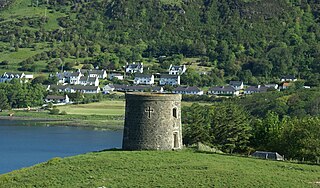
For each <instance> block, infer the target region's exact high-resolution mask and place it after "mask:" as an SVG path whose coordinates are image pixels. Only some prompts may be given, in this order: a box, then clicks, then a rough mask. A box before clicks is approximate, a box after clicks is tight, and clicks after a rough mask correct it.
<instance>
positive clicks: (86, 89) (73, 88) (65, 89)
mask: <svg viewBox="0 0 320 188" xmlns="http://www.w3.org/2000/svg"><path fill="white" fill-rule="evenodd" d="M47 90H48V91H50V92H52V91H58V92H60V93H76V92H80V93H92V94H95V93H100V88H99V86H83V85H49V86H48V88H47Z"/></svg>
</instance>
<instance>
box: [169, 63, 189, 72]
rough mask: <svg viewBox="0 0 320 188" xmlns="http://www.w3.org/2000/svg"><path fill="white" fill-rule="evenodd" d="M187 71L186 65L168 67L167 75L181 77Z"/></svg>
mask: <svg viewBox="0 0 320 188" xmlns="http://www.w3.org/2000/svg"><path fill="white" fill-rule="evenodd" d="M186 70H187V67H186V65H181V66H180V65H172V64H171V65H170V67H169V74H173V75H182V74H183V73H185V72H186Z"/></svg>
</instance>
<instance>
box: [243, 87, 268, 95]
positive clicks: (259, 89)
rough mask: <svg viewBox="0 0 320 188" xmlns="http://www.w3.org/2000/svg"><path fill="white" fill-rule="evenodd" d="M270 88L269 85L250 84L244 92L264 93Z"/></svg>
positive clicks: (247, 93)
mask: <svg viewBox="0 0 320 188" xmlns="http://www.w3.org/2000/svg"><path fill="white" fill-rule="evenodd" d="M268 89H269V88H268V87H266V86H261V85H257V86H250V87H248V88H246V89H245V90H244V92H243V93H244V94H246V95H249V94H253V93H264V92H267V91H268Z"/></svg>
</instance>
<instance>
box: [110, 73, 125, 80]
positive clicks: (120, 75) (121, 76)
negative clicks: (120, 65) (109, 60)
mask: <svg viewBox="0 0 320 188" xmlns="http://www.w3.org/2000/svg"><path fill="white" fill-rule="evenodd" d="M113 78H117V79H118V80H123V79H124V78H123V75H122V74H119V73H109V75H108V79H109V80H112V79H113Z"/></svg>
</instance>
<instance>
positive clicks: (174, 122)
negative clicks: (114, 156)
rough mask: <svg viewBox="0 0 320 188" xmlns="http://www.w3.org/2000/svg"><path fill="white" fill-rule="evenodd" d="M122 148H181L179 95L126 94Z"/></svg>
mask: <svg viewBox="0 0 320 188" xmlns="http://www.w3.org/2000/svg"><path fill="white" fill-rule="evenodd" d="M125 116H126V117H125V122H124V131H123V143H122V149H124V150H171V149H181V148H182V133H181V132H182V130H181V95H178V94H159V93H127V94H126V113H125Z"/></svg>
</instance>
